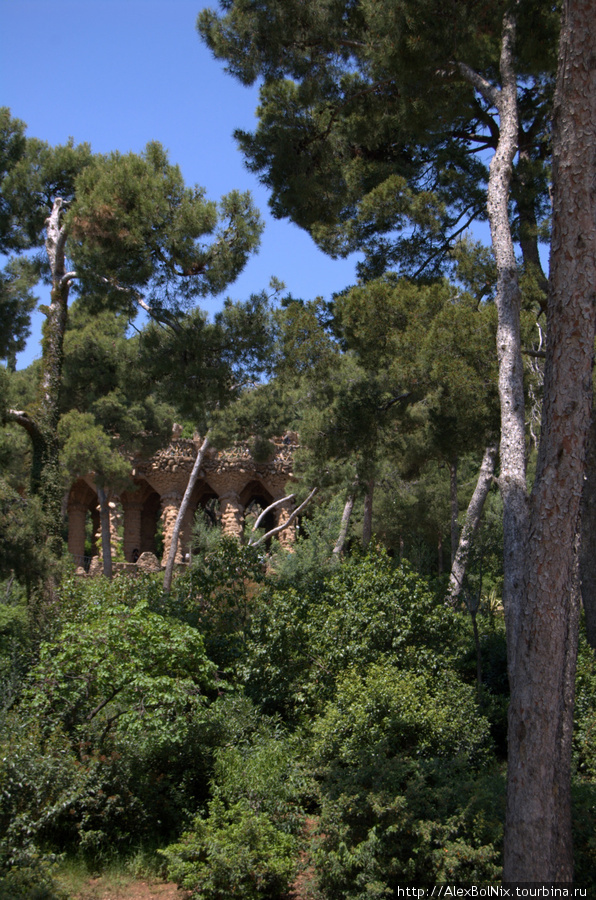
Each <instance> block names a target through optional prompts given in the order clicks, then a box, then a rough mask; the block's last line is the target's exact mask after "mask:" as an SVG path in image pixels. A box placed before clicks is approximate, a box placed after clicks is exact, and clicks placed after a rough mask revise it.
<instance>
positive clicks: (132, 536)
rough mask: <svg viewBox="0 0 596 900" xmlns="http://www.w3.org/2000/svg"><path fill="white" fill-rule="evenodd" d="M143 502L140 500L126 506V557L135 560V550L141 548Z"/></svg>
mask: <svg viewBox="0 0 596 900" xmlns="http://www.w3.org/2000/svg"><path fill="white" fill-rule="evenodd" d="M142 511H143V504H142V502H141V501H140V500H135V501H134V502H132V503H127V504H126V506H125V507H124V559H125V560H126V561H127V562H133V558H132V555H133V552H134V551H135V550H137V551H138V553H139V555H140V554H141V553H142V550H141V513H142Z"/></svg>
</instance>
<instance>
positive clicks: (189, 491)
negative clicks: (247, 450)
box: [163, 432, 209, 592]
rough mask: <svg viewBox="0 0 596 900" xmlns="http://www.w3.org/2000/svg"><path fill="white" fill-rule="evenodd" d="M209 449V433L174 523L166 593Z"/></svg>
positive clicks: (164, 582) (165, 586)
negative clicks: (182, 530) (181, 530)
mask: <svg viewBox="0 0 596 900" xmlns="http://www.w3.org/2000/svg"><path fill="white" fill-rule="evenodd" d="M208 448H209V432H207V435H206V437H205V440H204V441H203V443H202V444H201V447H200V450H199V452H198V453H197V458H196V459H195V462H194V465H193V467H192V471H191V473H190V478H189V479H188V484H187V485H186V490H185V491H184V497H183V498H182V503H181V504H180V509H179V510H178V515H177V516H176V522H175V523H174V530H173V531H172V543H171V544H170V552H169V553H168V559H167V562H166V570H165V572H164V578H163V589H164V591H166V592H169V590H170V588H171V587H172V576H173V574H174V563H175V562H176V553H177V552H178V541H179V539H180V529H181V528H182V522H183V520H184V516H185V515H186V511H187V509H188V507H189V505H190V498H191V496H192V492H193V491H194V488H195V484H196V483H197V478H198V477H199V470H200V468H201V466H202V465H203V460H204V459H205V454H206V452H207V450H208Z"/></svg>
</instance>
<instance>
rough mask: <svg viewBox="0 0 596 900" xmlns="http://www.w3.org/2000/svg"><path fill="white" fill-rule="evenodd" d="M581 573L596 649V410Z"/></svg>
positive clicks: (588, 633) (589, 453)
mask: <svg viewBox="0 0 596 900" xmlns="http://www.w3.org/2000/svg"><path fill="white" fill-rule="evenodd" d="M579 574H580V583H581V597H582V603H583V606H584V612H585V614H586V636H587V638H588V643H589V644H590V646H591V647H593V648H594V649H596V410H594V407H592V424H591V425H590V434H589V436H588V450H587V453H586V473H585V476H584V487H583V491H582V504H581V526H580V553H579Z"/></svg>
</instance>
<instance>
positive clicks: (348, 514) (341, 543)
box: [333, 494, 354, 559]
mask: <svg viewBox="0 0 596 900" xmlns="http://www.w3.org/2000/svg"><path fill="white" fill-rule="evenodd" d="M353 509H354V494H350V495H349V497H348V499H347V500H346V503H345V506H344V511H343V513H342V517H341V525H340V526H339V534H338V536H337V540H336V542H335V547H334V548H333V555H334V556H335V558H336V559H339V557H340V556H341V555H342V553H343V551H344V547H345V545H346V538H347V536H348V528H349V527H350V519H351V518H352V510H353Z"/></svg>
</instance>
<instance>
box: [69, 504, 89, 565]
mask: <svg viewBox="0 0 596 900" xmlns="http://www.w3.org/2000/svg"><path fill="white" fill-rule="evenodd" d="M86 515H87V506H86V504H84V503H77V502H76V501H71V502H70V503H69V504H68V550H69V552H70V553H72V555H73V558H74V562H75V566H77V568H78V567H79V566H82V565H84V556H85V517H86Z"/></svg>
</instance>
